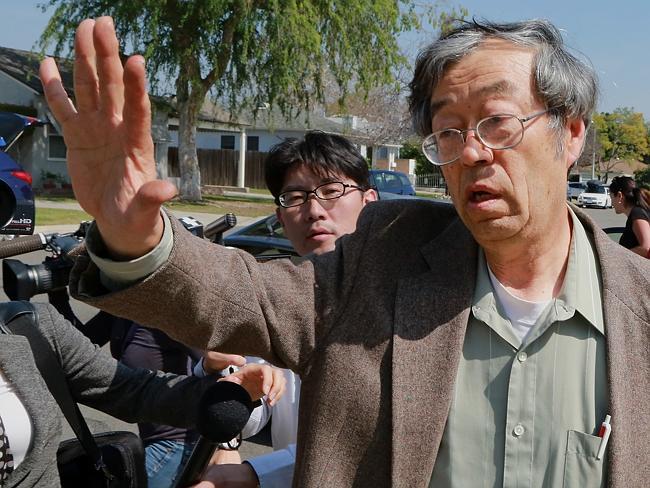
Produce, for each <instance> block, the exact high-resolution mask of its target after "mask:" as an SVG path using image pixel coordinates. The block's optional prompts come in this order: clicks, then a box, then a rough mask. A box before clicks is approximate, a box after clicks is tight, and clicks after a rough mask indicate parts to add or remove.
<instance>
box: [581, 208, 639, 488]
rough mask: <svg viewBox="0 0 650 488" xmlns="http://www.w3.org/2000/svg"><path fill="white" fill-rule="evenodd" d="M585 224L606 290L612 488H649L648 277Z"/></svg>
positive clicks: (598, 231) (610, 242) (614, 245)
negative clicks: (643, 487) (595, 252)
mask: <svg viewBox="0 0 650 488" xmlns="http://www.w3.org/2000/svg"><path fill="white" fill-rule="evenodd" d="M583 223H584V224H585V227H586V228H587V229H588V230H590V231H591V232H593V234H594V242H595V244H596V250H597V253H598V261H599V262H600V265H601V276H602V285H603V309H604V310H603V313H604V318H605V334H606V340H607V376H608V384H609V409H610V410H609V413H610V414H611V416H612V435H611V437H610V441H609V447H608V448H607V450H608V478H609V484H608V486H611V487H612V488H623V487H626V488H627V487H631V486H647V480H648V479H650V467H649V465H648V462H647V458H646V457H644V456H647V453H648V452H650V423H649V422H648V419H647V415H644V414H643V412H647V411H648V410H647V406H648V405H650V362H649V361H648V344H650V323H649V322H648V297H649V291H648V285H647V276H648V273H647V271H646V272H645V276H644V272H643V268H642V269H639V266H640V265H641V263H640V262H637V261H636V260H633V259H630V258H632V256H625V255H623V253H627V252H628V251H626V250H623V249H622V248H621V247H620V246H619V244H616V243H614V242H613V241H611V240H610V239H609V237H607V236H606V235H605V234H604V233H602V232H601V231H600V230H594V229H593V227H592V225H591V222H589V221H588V220H586V219H584V218H583ZM643 264H646V262H643ZM646 268H647V267H646Z"/></svg>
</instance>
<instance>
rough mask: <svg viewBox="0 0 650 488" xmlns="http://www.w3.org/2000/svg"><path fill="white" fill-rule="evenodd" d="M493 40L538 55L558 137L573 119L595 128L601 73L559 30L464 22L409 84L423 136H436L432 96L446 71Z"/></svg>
mask: <svg viewBox="0 0 650 488" xmlns="http://www.w3.org/2000/svg"><path fill="white" fill-rule="evenodd" d="M489 39H502V40H504V41H508V42H511V43H513V44H516V45H518V46H524V47H529V48H531V50H533V51H534V52H535V53H534V57H533V71H534V72H533V73H532V75H533V79H534V82H535V87H536V90H537V96H538V97H539V98H540V100H541V101H542V102H544V104H545V105H546V108H549V109H552V110H551V112H550V113H551V122H550V126H551V127H552V128H553V129H555V130H556V132H557V133H558V136H559V135H560V134H561V130H562V128H563V127H564V125H565V123H566V120H567V119H568V118H577V117H580V118H582V120H584V122H585V126H586V127H588V126H589V123H590V121H591V114H592V112H593V110H594V108H595V106H596V99H597V95H598V81H597V78H596V73H595V72H594V69H593V68H592V67H591V66H590V65H588V64H587V63H586V62H584V61H581V60H579V59H578V58H576V57H575V56H573V55H572V54H571V53H569V51H568V50H567V47H566V46H565V45H564V41H563V39H562V35H561V34H560V31H559V30H558V29H557V28H556V27H555V26H554V25H553V24H551V23H550V22H549V21H547V20H527V21H523V22H513V23H507V24H497V23H491V22H479V21H477V20H473V21H471V22H464V21H463V22H459V23H458V24H457V25H456V27H454V28H453V29H452V30H451V31H449V32H447V33H446V34H444V35H443V36H441V37H440V39H438V40H437V41H435V42H433V43H432V44H430V45H429V46H428V47H426V48H425V49H424V50H422V51H421V52H420V54H419V55H418V57H417V60H416V63H415V74H414V75H413V80H411V83H410V84H409V88H410V89H411V93H410V96H409V111H410V113H411V119H412V121H413V126H414V128H415V130H416V132H417V133H418V134H419V135H421V136H423V137H424V136H427V135H429V134H430V133H431V119H432V117H433V113H432V109H431V96H432V94H433V91H434V90H435V87H436V85H437V83H438V82H439V81H440V79H441V78H442V76H443V75H444V72H445V69H447V68H448V67H450V66H452V65H453V64H455V63H457V62H458V61H460V60H461V59H462V58H463V57H465V56H467V55H468V54H470V53H472V52H473V51H475V50H476V49H477V48H479V47H480V45H481V43H483V42H485V41H486V40H489ZM495 62H498V60H496V61H495ZM558 140H559V137H558ZM559 149H560V150H561V148H559Z"/></svg>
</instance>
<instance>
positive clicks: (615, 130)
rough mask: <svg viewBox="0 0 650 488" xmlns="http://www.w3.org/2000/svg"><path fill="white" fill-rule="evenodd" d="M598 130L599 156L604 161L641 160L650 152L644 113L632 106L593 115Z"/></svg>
mask: <svg viewBox="0 0 650 488" xmlns="http://www.w3.org/2000/svg"><path fill="white" fill-rule="evenodd" d="M593 120H594V125H595V126H596V129H597V131H598V142H599V148H600V149H599V157H600V159H601V160H602V161H610V160H615V159H636V160H641V159H643V158H644V156H646V155H649V154H650V144H649V141H648V129H647V127H646V125H645V121H644V120H643V114H642V113H639V112H633V111H632V109H630V108H617V109H616V110H614V112H612V113H600V114H596V115H594V117H593Z"/></svg>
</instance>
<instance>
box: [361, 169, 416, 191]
mask: <svg viewBox="0 0 650 488" xmlns="http://www.w3.org/2000/svg"><path fill="white" fill-rule="evenodd" d="M370 184H371V185H373V186H374V187H375V188H376V189H377V190H379V191H380V192H388V193H395V194H396V195H409V196H413V197H414V196H415V188H413V185H412V184H411V180H409V178H408V176H406V175H405V174H404V173H401V172H399V171H388V170H385V169H371V170H370Z"/></svg>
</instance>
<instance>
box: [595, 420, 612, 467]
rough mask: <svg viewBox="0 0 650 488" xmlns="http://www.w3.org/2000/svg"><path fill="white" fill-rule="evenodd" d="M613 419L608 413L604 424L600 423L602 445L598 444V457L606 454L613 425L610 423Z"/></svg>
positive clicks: (600, 457)
mask: <svg viewBox="0 0 650 488" xmlns="http://www.w3.org/2000/svg"><path fill="white" fill-rule="evenodd" d="M611 420H612V416H611V415H606V416H605V420H604V421H603V423H602V424H600V430H599V431H598V437H600V445H599V446H598V453H597V454H596V459H602V458H603V456H604V454H605V448H606V447H607V442H608V441H609V435H610V434H611V433H612V425H611V424H610V423H609V422H610V421H611Z"/></svg>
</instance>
